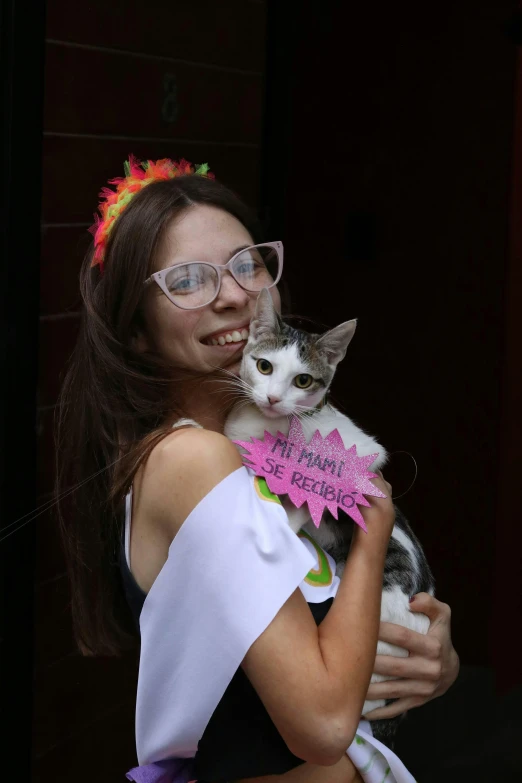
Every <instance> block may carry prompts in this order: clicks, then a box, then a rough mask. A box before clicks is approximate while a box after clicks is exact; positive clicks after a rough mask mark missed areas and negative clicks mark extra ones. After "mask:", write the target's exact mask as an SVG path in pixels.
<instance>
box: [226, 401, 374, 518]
mask: <svg viewBox="0 0 522 783" xmlns="http://www.w3.org/2000/svg"><path fill="white" fill-rule="evenodd" d="M234 443H235V444H236V445H238V446H241V448H243V449H245V451H246V452H248V453H247V454H244V455H243V462H244V464H245V465H247V466H248V467H249V468H251V469H252V470H253V471H254V473H255V474H256V475H257V476H263V478H265V479H266V483H267V484H268V488H269V489H270V491H271V492H273V493H274V494H276V495H288V497H289V498H290V500H291V502H292V503H293V504H294V506H296V507H297V508H300V507H301V506H302V505H303V503H308V508H309V510H310V516H311V517H312V519H313V521H314V524H315V526H316V527H319V523H320V521H321V517H322V515H323V512H324V509H325V508H327V509H328V510H329V511H330V512H331V513H332V514H333V516H334V517H335V519H337V518H338V517H337V509H338V508H340V509H342V510H343V511H345V512H346V513H347V514H349V516H350V517H351V518H352V519H353V520H354V522H356V523H357V524H358V525H360V526H361V527H362V529H363V530H364V531H366V529H367V528H366V524H365V522H364V519H363V517H362V514H361V512H360V511H359V509H358V506H369V505H370V504H369V503H368V501H367V500H366V498H365V497H364V495H374V496H375V497H380V498H383V497H386V495H384V494H383V493H382V492H381V491H380V489H377V487H376V486H375V484H373V483H372V482H371V481H370V479H372V478H375V476H376V475H377V474H376V473H372V472H371V471H370V470H368V467H369V465H371V464H372V462H374V461H375V459H376V458H377V456H378V454H370V455H368V456H367V457H359V456H358V455H357V450H356V447H355V445H354V446H351V448H349V449H346V448H345V447H344V443H343V441H342V438H341V436H340V434H339V431H338V430H333V431H332V432H330V434H329V435H327V436H326V437H325V438H323V436H322V435H321V433H320V432H319V430H316V431H315V432H314V434H313V435H312V438H311V440H310V442H309V443H308V442H307V440H306V438H305V435H304V433H303V428H302V427H301V424H300V422H299V420H298V419H297V418H296V417H295V416H293V417H292V421H291V424H290V431H289V433H288V435H283V434H282V433H281V432H278V433H277V435H271V434H270V433H269V432H267V431H266V430H265V437H264V439H263V440H259V439H258V438H251V440H248V441H241V440H235V441H234Z"/></svg>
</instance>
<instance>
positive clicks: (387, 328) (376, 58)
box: [0, 0, 522, 783]
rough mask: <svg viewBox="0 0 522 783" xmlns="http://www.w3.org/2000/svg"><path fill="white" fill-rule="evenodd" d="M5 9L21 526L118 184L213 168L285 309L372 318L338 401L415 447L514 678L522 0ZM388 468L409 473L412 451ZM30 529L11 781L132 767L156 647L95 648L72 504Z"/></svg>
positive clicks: (485, 626)
mask: <svg viewBox="0 0 522 783" xmlns="http://www.w3.org/2000/svg"><path fill="white" fill-rule="evenodd" d="M1 8H2V16H1V19H0V22H1V33H2V72H3V88H4V89H3V108H4V113H3V119H2V131H3V137H4V138H3V167H4V168H3V173H4V177H3V182H2V274H3V277H2V280H3V283H2V307H3V311H2V317H3V322H2V326H3V328H2V351H3V356H2V359H3V366H4V368H5V370H6V372H7V375H6V376H5V377H7V378H8V383H5V384H4V388H3V389H2V393H3V409H2V413H3V425H4V426H3V433H2V437H3V443H2V457H3V462H4V465H3V475H2V479H3V491H2V527H5V526H6V525H8V524H10V523H12V522H13V521H14V520H16V519H18V518H19V517H21V516H22V515H23V514H25V513H27V512H28V511H30V510H31V509H33V508H35V507H36V506H40V505H41V504H42V503H45V502H47V501H48V500H49V498H50V492H51V489H52V481H53V459H54V458H53V443H52V417H53V412H54V405H55V402H56V398H57V392H58V388H59V384H60V377H61V374H62V372H63V369H64V366H65V362H66V360H67V357H68V355H69V353H70V351H71V349H72V346H73V344H74V340H75V337H76V333H77V328H78V309H79V301H78V290H77V275H78V270H79V266H80V263H81V259H82V256H83V254H84V252H85V250H86V248H87V246H88V243H89V239H90V235H89V234H87V228H88V226H89V225H90V224H91V223H92V215H93V212H94V211H95V209H96V206H97V203H98V199H97V194H98V192H99V190H100V188H101V187H102V185H104V184H105V183H106V181H107V179H109V178H110V177H114V176H119V175H120V174H122V163H123V161H124V160H125V159H126V158H127V157H128V154H129V153H131V152H132V153H134V154H135V155H137V156H138V157H148V158H160V157H171V158H179V157H186V158H187V159H189V160H191V161H195V162H203V161H208V162H209V163H210V165H211V169H212V171H214V172H215V173H216V175H217V177H218V179H221V180H223V181H224V182H225V183H227V184H229V185H230V186H231V187H233V188H234V189H236V190H237V191H238V192H239V193H240V195H242V196H243V197H244V198H245V200H246V201H247V202H248V203H250V204H251V205H252V206H253V207H255V208H256V209H257V210H258V211H259V212H260V214H261V215H262V217H263V218H264V220H266V221H267V223H268V225H269V231H270V235H269V237H268V238H269V239H272V240H275V239H282V240H283V241H284V243H285V258H286V267H285V276H286V278H287V281H288V282H289V285H290V290H291V293H292V310H293V311H294V312H295V313H299V314H302V315H305V316H307V317H310V318H313V319H315V320H316V321H317V322H319V323H320V324H324V325H328V326H333V325H335V324H337V323H339V322H341V321H343V320H347V319H348V318H352V317H357V318H358V319H359V326H358V332H357V337H356V339H355V340H354V342H353V343H352V345H351V346H350V350H349V354H348V356H347V358H346V360H345V362H344V364H343V365H342V366H341V368H340V370H339V373H338V378H337V381H336V385H335V397H336V399H337V400H338V401H339V402H340V403H341V404H342V406H343V407H344V409H345V410H346V412H347V413H349V415H351V416H352V417H353V418H355V420H356V421H358V422H359V423H360V424H362V425H363V426H365V427H366V428H368V429H369V430H370V431H372V432H374V433H375V434H377V435H378V436H379V439H380V440H381V441H382V442H383V443H385V444H386V446H387V447H388V448H389V449H390V450H391V451H394V450H397V451H400V450H405V451H407V452H410V453H411V454H413V455H414V457H415V459H416V461H417V464H418V477H417V480H416V483H415V485H414V487H413V489H412V490H411V492H409V493H408V494H407V495H406V496H405V497H404V498H402V499H401V501H400V505H401V506H402V508H403V509H404V511H405V512H406V513H407V515H408V516H409V517H410V518H411V519H412V521H413V524H414V527H415V529H416V531H417V532H418V534H419V536H420V538H421V540H422V541H423V543H424V546H425V549H426V551H427V554H428V558H429V560H430V562H431V564H432V567H433V570H434V572H435V576H436V580H437V592H438V596H439V597H440V598H441V600H444V601H447V602H448V603H449V604H450V605H451V606H452V609H453V634H454V642H455V646H456V648H457V650H458V652H459V654H460V656H461V660H462V661H463V662H464V663H466V664H471V665H480V666H487V667H490V668H491V669H492V670H493V671H494V673H495V675H496V678H497V685H498V689H499V691H500V692H505V691H508V690H509V689H510V688H513V687H514V686H515V685H517V684H518V685H519V684H521V682H522V675H521V671H520V664H519V660H520V652H519V650H520V647H519V646H518V645H517V639H518V636H519V635H520V614H521V613H520V609H521V574H520V561H521V549H522V540H521V538H522V536H521V532H520V531H521V525H520V523H521V513H520V510H519V500H518V497H519V493H520V478H519V477H520V463H521V459H520V451H519V449H518V444H519V442H520V437H521V435H522V426H521V404H520V403H521V386H522V382H521V374H520V357H521V348H522V346H521V344H520V343H521V335H522V329H521V326H522V325H521V323H520V322H521V319H522V279H521V261H522V231H521V223H520V213H521V210H522V146H521V143H520V139H521V132H522V113H521V112H522V92H521V90H522V81H521V77H522V70H521V65H520V54H519V42H520V20H519V16H518V15H517V3H516V2H507V0H489V2H486V0H474V2H471V0H460V1H459V2H450V0H442V1H441V2H439V3H437V4H436V5H434V4H432V5H431V6H426V7H424V6H422V5H421V4H419V3H413V2H404V3H400V4H390V3H387V2H384V1H383V0H376V2H373V3H365V4H363V3H351V2H350V3H346V2H332V1H331V0H323V2H322V3H320V4H318V3H315V2H311V0H302V2H300V3H294V2H282V0H266V2H264V1H263V0H223V1H222V2H219V3H218V2H215V1H214V0H191V2H188V1H187V0H180V1H179V2H166V1H164V2H162V0H149V1H148V2H147V3H146V4H145V3H143V2H138V1H137V0H126V2H116V1H113V2H111V3H107V2H106V0H90V1H89V2H77V3H71V2H65V0H48V2H47V3H46V4H43V3H41V2H34V3H29V2H28V1H26V2H25V3H24V2H22V1H21V0H2V6H1ZM44 12H45V13H44ZM44 82H45V84H44ZM40 160H41V169H40ZM40 179H41V188H40ZM40 193H41V210H40ZM40 212H41V215H40ZM40 248H41V251H40ZM39 277H40V281H41V282H40V288H39V290H40V300H39V306H38V278H39ZM38 313H39V321H38ZM37 362H38V366H39V380H38V383H37V384H36V367H37V364H36V363H37ZM35 400H36V407H35ZM35 473H37V476H36V478H35ZM390 475H391V476H392V478H393V483H394V490H396V491H397V492H398V493H399V492H401V491H403V490H405V489H406V488H407V486H408V484H409V483H410V480H411V477H412V466H411V464H410V463H409V462H408V460H407V458H406V457H404V455H402V456H401V455H397V457H396V458H395V460H394V461H393V464H392V465H391V466H390ZM12 531H13V528H9V529H8V530H5V531H3V532H2V533H1V534H0V556H1V558H2V563H1V564H2V575H3V591H2V599H3V601H2V608H3V615H4V617H3V628H2V666H1V669H0V677H1V680H2V682H1V685H2V689H3V691H2V693H3V695H2V702H1V704H0V709H1V710H2V712H3V713H5V714H7V715H8V716H9V717H10V721H9V729H8V730H7V731H6V733H5V734H4V736H3V739H4V741H5V742H6V748H7V756H6V755H5V753H3V754H2V755H3V757H4V758H8V759H10V760H11V762H13V761H16V768H17V770H18V771H17V774H16V776H15V778H13V779H16V780H21V781H25V780H32V781H34V782H35V783H36V781H38V783H51V781H52V783H61V782H62V781H63V782H64V783H65V781H67V783H71V781H75V783H87V781H89V783H90V781H93V780H96V781H97V782H98V783H105V781H110V780H121V779H122V775H123V773H124V771H126V770H127V769H128V768H129V767H131V766H133V764H134V763H135V755H134V736H133V714H134V695H135V675H136V657H135V656H134V655H129V656H127V657H126V658H123V659H120V660H116V659H115V660H110V659H87V658H82V657H81V656H79V654H78V653H77V652H76V650H75V646H74V643H73V640H72V636H71V628H70V619H69V614H68V594H67V583H66V578H65V566H64V562H63V558H62V554H61V550H60V545H59V541H58V537H57V529H56V522H55V520H54V518H53V516H52V514H51V513H49V512H47V513H45V514H43V515H41V516H40V517H38V518H37V519H35V520H34V522H33V523H31V524H28V525H26V526H25V527H24V528H23V529H21V530H20V531H18V532H17V533H16V534H13V535H11V536H10V537H9V538H3V536H5V535H7V533H8V532H12ZM33 552H34V555H35V556H34V557H33ZM33 586H34V591H33ZM5 599H7V600H5ZM31 725H32V730H31ZM30 764H31V766H32V771H31V772H30V771H29V767H30ZM8 779H10V778H8Z"/></svg>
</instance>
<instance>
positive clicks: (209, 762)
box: [120, 541, 333, 783]
mask: <svg viewBox="0 0 522 783" xmlns="http://www.w3.org/2000/svg"><path fill="white" fill-rule="evenodd" d="M120 568H121V575H122V580H123V587H124V590H125V595H126V597H127V602H128V604H129V607H130V609H131V611H132V614H133V617H134V620H135V622H136V626H137V628H138V630H139V617H140V614H141V610H142V608H143V604H144V602H145V598H146V594H145V593H144V592H143V590H142V589H141V587H139V585H138V584H137V582H136V580H135V579H134V577H133V575H132V573H131V571H130V569H129V567H128V565H127V558H126V556H125V545H124V542H123V541H122V546H121V549H120ZM332 601H333V598H329V599H328V600H326V601H324V602H323V603H309V604H308V606H309V607H310V610H311V612H312V615H313V617H314V620H315V622H316V624H317V625H319V624H320V623H321V622H322V621H323V620H324V618H325V617H326V615H327V613H328V610H329V609H330V606H331V605H332ZM208 643H209V644H210V645H211V644H212V639H209V640H208ZM194 764H195V767H194V775H195V777H196V778H197V779H198V783H205V782H206V781H209V782H210V783H228V782H229V781H232V780H235V779H237V778H251V777H261V776H262V775H282V774H283V773H285V772H288V771H289V770H291V769H293V768H294V767H297V766H299V765H300V764H304V761H303V760H302V759H300V758H298V757H297V756H294V754H293V753H291V752H290V751H289V750H288V747H287V745H286V743H285V742H284V740H283V739H282V737H281V735H280V734H279V732H278V731H277V729H276V727H275V725H274V723H273V721H272V719H271V718H270V716H269V714H268V712H267V711H266V709H265V706H264V705H263V702H262V701H261V699H260V698H259V696H258V695H257V692H256V691H255V689H254V687H253V686H252V685H251V683H250V680H249V679H248V677H247V676H246V674H245V673H244V671H243V669H241V667H239V669H238V670H237V671H236V673H235V674H234V676H233V677H232V679H231V681H230V683H229V685H228V687H227V689H226V691H225V693H224V694H223V696H222V698H221V701H220V702H219V704H218V705H217V707H216V709H215V710H214V712H213V714H212V717H211V718H210V720H209V722H208V724H207V727H206V728H205V731H204V732H203V736H202V737H201V739H200V741H199V743H198V749H197V752H196V756H195V760H194Z"/></svg>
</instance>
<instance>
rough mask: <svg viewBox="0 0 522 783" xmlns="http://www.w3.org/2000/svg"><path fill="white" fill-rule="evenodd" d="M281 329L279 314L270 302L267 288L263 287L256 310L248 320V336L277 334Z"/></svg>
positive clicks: (257, 336) (255, 338)
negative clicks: (249, 320)
mask: <svg viewBox="0 0 522 783" xmlns="http://www.w3.org/2000/svg"><path fill="white" fill-rule="evenodd" d="M280 329H281V326H280V321H279V316H278V314H277V311H276V309H275V307H274V303H273V302H272V297H271V296H270V292H269V290H268V288H263V290H262V291H261V293H260V294H259V296H258V297H257V302H256V312H255V315H254V317H253V318H252V320H251V322H250V336H251V337H253V339H254V340H258V339H259V338H260V337H268V336H269V335H275V334H278V333H279V331H280Z"/></svg>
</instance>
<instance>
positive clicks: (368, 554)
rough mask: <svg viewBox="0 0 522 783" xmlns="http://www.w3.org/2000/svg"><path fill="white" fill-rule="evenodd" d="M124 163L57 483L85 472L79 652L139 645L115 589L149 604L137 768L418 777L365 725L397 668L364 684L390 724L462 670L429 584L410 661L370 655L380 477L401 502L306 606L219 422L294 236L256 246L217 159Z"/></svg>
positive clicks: (85, 278)
mask: <svg viewBox="0 0 522 783" xmlns="http://www.w3.org/2000/svg"><path fill="white" fill-rule="evenodd" d="M126 174H127V176H126V177H125V178H124V179H122V180H115V181H113V184H116V185H117V190H116V192H112V191H109V190H107V189H106V190H105V191H104V192H103V193H102V195H103V197H104V202H103V203H102V205H101V207H100V211H101V218H100V219H98V222H97V225H96V231H95V240H94V247H93V250H92V252H91V254H90V256H89V258H88V259H87V262H86V264H85V266H84V268H83V270H82V275H81V288H82V296H83V300H84V304H85V311H84V318H83V322H82V329H81V334H80V338H79V341H78V345H77V348H76V350H75V354H74V356H73V359H72V363H71V366H70V369H69V372H68V375H67V378H66V381H65V383H64V388H63V393H62V399H61V411H62V414H61V420H60V429H59V443H60V444H61V445H62V454H61V471H60V478H59V489H62V488H64V487H70V486H71V485H72V484H74V485H79V487H78V489H77V491H76V492H75V493H74V494H73V499H74V500H73V503H74V508H73V509H68V510H67V514H62V522H63V530H64V537H65V541H66V544H67V551H68V559H69V565H70V576H71V582H72V589H73V616H74V622H75V631H76V636H77V639H78V642H79V645H80V648H81V649H82V650H83V651H84V652H85V653H86V654H96V653H105V654H106V653H117V652H118V651H119V650H120V649H121V648H122V646H123V645H124V644H125V643H126V641H127V639H128V636H129V628H130V626H129V623H128V621H127V622H126V621H125V619H126V615H125V602H124V592H125V593H126V595H127V600H128V604H129V605H130V607H131V609H132V610H133V613H134V619H135V620H138V618H139V624H140V631H141V657H140V676H139V685H138V704H137V727H136V731H137V745H138V759H139V762H140V765H141V766H140V768H138V770H134V771H133V772H132V773H129V777H130V779H132V780H140V781H141V780H158V781H159V780H161V781H176V783H177V781H182V780H183V781H186V780H188V777H189V776H192V777H196V776H197V777H198V779H200V780H203V779H205V780H207V781H209V783H218V782H219V781H223V783H224V782H225V781H229V780H236V781H237V780H239V781H241V783H246V781H247V780H249V781H251V783H252V781H257V780H258V779H259V780H262V779H264V777H265V776H267V775H270V776H272V777H271V778H270V779H271V780H273V781H275V783H306V782H307V781H313V782H314V783H323V781H324V782H325V783H326V781H328V783H352V781H361V780H362V777H361V775H362V774H365V780H367V781H370V783H373V781H374V780H377V779H379V780H380V779H383V778H384V777H385V776H387V777H386V779H387V780H391V781H393V780H394V779H395V780H397V783H402V782H403V781H410V780H412V778H411V775H409V773H408V772H407V771H406V770H405V769H404V768H403V767H402V765H401V762H400V761H399V760H398V759H397V758H396V757H395V756H394V754H391V752H389V751H387V750H386V749H384V748H383V747H382V746H381V747H379V743H376V741H375V740H372V738H371V734H368V724H366V723H364V724H362V727H361V726H360V725H359V720H360V713H361V708H362V704H363V702H364V700H365V697H366V695H367V691H368V684H369V680H370V676H371V674H372V670H374V668H375V671H380V672H381V673H384V674H390V675H393V676H396V677H400V678H401V679H399V680H394V681H392V682H385V683H379V684H375V685H372V686H371V688H370V692H369V693H368V698H397V699H398V701H396V702H395V703H394V704H392V705H389V706H388V707H386V708H384V709H383V710H382V711H377V712H376V714H375V715H370V716H369V717H386V716H391V715H393V714H398V713H399V712H402V711H404V710H405V709H408V708H410V707H413V706H417V705H418V704H420V703H422V702H423V701H426V700H427V699H428V698H430V697H433V696H434V695H438V693H439V692H443V691H444V690H445V689H446V688H447V687H448V686H449V684H451V682H452V681H453V679H454V678H455V676H456V668H457V667H458V663H457V662H456V656H455V654H454V651H453V648H452V646H451V641H450V635H449V616H448V610H447V607H445V606H444V605H443V604H440V603H439V602H438V601H436V600H435V599H432V598H430V597H429V596H426V595H421V596H419V597H417V600H416V602H414V604H413V605H412V609H413V610H416V609H417V607H418V610H419V611H423V612H425V613H427V614H428V615H429V616H430V618H431V619H432V621H433V622H432V627H431V628H430V632H429V633H428V635H427V636H426V637H423V636H420V635H418V634H415V633H413V632H411V631H407V630H405V629H403V628H399V627H396V626H388V627H383V628H382V629H381V634H380V635H381V638H383V639H386V640H388V641H392V642H395V643H399V644H400V645H401V646H404V647H406V648H407V649H408V650H409V651H410V657H409V658H406V659H402V658H401V659H395V658H393V659H388V656H382V658H379V657H378V658H377V660H375V657H374V656H375V648H376V643H377V635H378V632H379V611H380V596H381V585H382V572H383V565H384V557H385V553H386V548H387V544H388V540H389V536H390V534H391V529H392V527H393V521H394V511H393V505H392V503H391V501H390V500H389V497H390V495H391V488H390V487H389V485H388V484H386V482H384V480H383V479H382V477H381V478H378V479H375V484H376V485H377V486H379V487H380V488H381V489H383V490H384V492H385V493H386V494H387V495H388V499H378V498H371V499H370V500H371V505H370V507H369V508H367V509H364V510H363V515H364V516H365V519H366V522H367V525H368V534H367V535H364V534H361V533H360V531H359V530H356V533H355V536H354V542H353V545H352V549H351V552H350V555H349V558H348V561H347V563H348V567H347V568H346V570H345V575H344V576H343V579H342V581H341V583H340V586H339V588H338V591H337V595H336V600H335V601H333V599H332V598H331V597H330V598H329V600H328V601H323V602H322V603H318V604H317V605H315V606H314V605H312V604H310V603H309V604H308V605H307V601H306V600H305V598H304V595H303V593H302V592H301V589H300V585H302V584H303V580H304V579H305V577H306V575H307V573H308V572H309V570H310V569H311V568H313V566H314V563H313V562H311V561H310V557H311V555H310V554H309V552H307V551H306V550H305V548H304V547H303V545H302V544H301V542H300V540H299V539H298V538H297V537H296V536H295V535H294V534H292V533H291V531H289V528H288V526H287V525H286V524H285V521H284V512H283V511H282V508H281V507H280V505H278V503H277V502H268V503H267V502H263V499H261V500H260V499H259V498H260V497H261V495H259V496H258V495H256V486H255V482H253V480H252V476H251V475H250V474H249V473H248V471H247V470H246V468H244V467H242V463H241V459H240V457H239V455H238V453H237V451H236V449H235V447H234V446H233V445H232V444H231V443H230V442H229V441H228V440H227V439H226V438H225V437H224V436H223V435H222V432H223V425H224V421H225V419H226V416H227V414H228V412H229V410H230V408H231V406H232V404H233V403H234V396H233V395H232V394H231V393H230V385H229V384H227V383H225V382H224V378H229V377H230V374H232V375H235V374H237V372H238V369H239V364H240V360H241V354H242V349H243V346H244V344H245V338H246V336H247V334H248V327H249V324H250V321H251V319H252V317H253V315H254V308H255V302H256V299H257V295H258V293H259V291H260V290H261V288H263V287H268V288H269V291H270V293H271V295H272V298H273V301H274V304H275V306H276V308H277V309H278V310H280V307H281V302H280V296H279V293H278V289H277V286H276V283H277V281H278V279H279V276H280V273H281V267H282V249H281V248H279V244H278V243H271V245H270V248H267V249H266V250H265V249H263V248H259V247H258V248H257V249H254V250H251V249H250V248H252V246H259V245H260V243H262V241H263V239H262V237H261V236H260V233H259V229H258V226H257V224H256V223H255V221H253V219H252V218H251V216H250V215H249V213H248V211H247V210H246V208H245V207H244V206H243V204H242V203H241V202H240V201H239V200H238V199H237V197H236V196H235V195H233V194H232V193H231V192H230V191H228V190H227V189H226V188H224V187H223V186H221V185H220V184H218V183H216V182H214V181H213V179H212V178H211V175H209V173H208V168H207V167H200V168H199V169H197V170H196V171H194V169H193V168H192V167H191V166H190V164H187V163H186V162H185V161H182V162H181V163H179V164H175V163H172V162H171V161H167V160H165V161H158V162H156V163H154V162H152V161H148V162H147V163H146V164H143V165H140V164H139V163H138V162H137V161H135V160H134V159H133V158H131V159H130V162H129V164H127V166H126ZM267 259H270V262H269V263H268V260H267ZM196 264H197V265H196ZM188 265H190V266H188ZM225 267H226V268H225ZM260 269H261V272H260V271H259V270H260ZM196 290H197V291H200V292H202V293H201V295H199V298H197V297H196V298H195V299H194V295H193V292H194V291H196ZM90 477H93V478H91V480H90V481H88V482H85V483H84V484H83V485H82V484H80V482H82V481H85V479H87V478H90ZM125 498H126V502H124V499H125ZM264 500H265V501H266V497H265V498H264ZM276 500H277V499H276V498H275V496H274V498H273V499H272V501H276ZM124 507H125V509H126V511H125V512H124ZM124 518H125V523H124ZM124 531H125V534H126V557H123V558H120V557H119V554H120V552H121V542H122V537H123V535H124ZM317 607H319V609H318V608H317ZM311 609H312V611H311ZM127 620H128V618H127ZM356 732H357V733H356ZM347 748H349V751H348V753H347V752H346V749H347ZM196 751H197V752H196ZM368 754H369V755H368ZM194 756H195V762H194V763H193V762H192V761H184V760H187V759H191V758H192V757H194ZM156 762H160V763H159V764H157V763H156ZM368 765H370V766H372V765H373V772H371V771H370V772H367V771H366V772H365V769H366V767H368ZM387 767H389V768H390V769H388V768H387ZM378 770H380V772H378ZM374 772H375V775H374V774H373V773H374ZM376 775H380V777H379V778H378V777H376ZM147 776H150V777H147ZM274 776H275V777H274Z"/></svg>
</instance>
